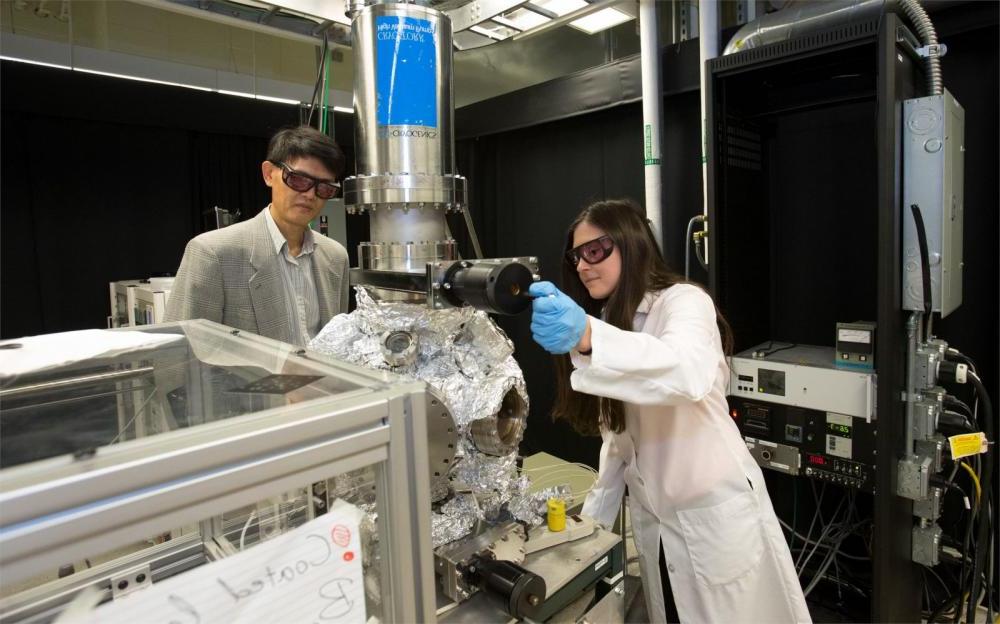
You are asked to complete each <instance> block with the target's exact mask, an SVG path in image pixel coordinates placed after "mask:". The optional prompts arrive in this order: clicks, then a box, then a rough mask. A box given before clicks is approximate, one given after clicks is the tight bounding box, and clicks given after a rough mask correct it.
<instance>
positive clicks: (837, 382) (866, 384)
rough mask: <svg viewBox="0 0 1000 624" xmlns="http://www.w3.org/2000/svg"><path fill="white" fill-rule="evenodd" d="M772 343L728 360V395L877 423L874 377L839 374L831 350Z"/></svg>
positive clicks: (850, 372)
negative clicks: (781, 345) (780, 346)
mask: <svg viewBox="0 0 1000 624" xmlns="http://www.w3.org/2000/svg"><path fill="white" fill-rule="evenodd" d="M773 344H774V343H765V344H761V345H758V346H756V347H753V348H752V349H747V350H746V351H743V352H742V353H739V354H737V355H734V356H733V357H732V358H730V364H729V369H730V375H731V378H730V386H729V394H731V395H733V396H736V397H741V398H745V399H757V400H761V401H769V402H771V403H779V404H781V405H791V406H793V407H804V408H808V409H814V410H822V411H827V412H835V413H837V414H846V415H847V416H852V417H854V418H861V419H864V420H865V421H869V422H870V421H872V420H874V419H875V388H876V385H875V374H874V373H873V372H861V371H855V370H841V369H838V368H837V367H836V366H835V365H834V362H835V358H836V353H835V351H834V349H833V348H832V347H814V346H809V345H794V346H792V345H789V346H788V347H782V348H780V350H778V349H776V348H775V347H774V346H773Z"/></svg>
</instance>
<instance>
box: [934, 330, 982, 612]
mask: <svg viewBox="0 0 1000 624" xmlns="http://www.w3.org/2000/svg"><path fill="white" fill-rule="evenodd" d="M944 357H945V359H946V360H958V361H959V362H964V363H965V364H967V365H968V366H969V369H970V370H972V371H973V372H976V362H975V361H974V360H973V359H972V358H970V357H969V356H967V355H965V354H963V353H959V352H958V351H957V350H955V349H948V351H946V352H945V354H944ZM991 624H992V623H991Z"/></svg>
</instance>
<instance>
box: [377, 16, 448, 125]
mask: <svg viewBox="0 0 1000 624" xmlns="http://www.w3.org/2000/svg"><path fill="white" fill-rule="evenodd" d="M435 29H436V25H435V24H434V23H433V22H431V21H430V20H425V19H419V18H416V17H405V16H396V17H394V16H381V17H377V18H375V32H376V44H375V63H376V74H377V78H378V83H377V87H376V88H377V92H378V103H377V120H378V125H380V126H403V125H409V126H427V127H431V128H436V127H437V125H438V123H437V117H438V115H437V112H438V111H437V85H436V84H435V80H436V78H435V76H436V70H437V49H436V43H435V35H436V33H435Z"/></svg>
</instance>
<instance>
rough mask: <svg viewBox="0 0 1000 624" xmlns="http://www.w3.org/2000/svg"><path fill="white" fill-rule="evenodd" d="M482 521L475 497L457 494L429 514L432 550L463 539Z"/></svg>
mask: <svg viewBox="0 0 1000 624" xmlns="http://www.w3.org/2000/svg"><path fill="white" fill-rule="evenodd" d="M481 519H483V514H482V511H481V510H480V509H479V503H478V501H477V500H476V497H475V496H473V495H471V494H459V495H457V496H455V497H454V498H452V499H451V500H450V501H448V502H447V503H445V504H444V505H443V506H442V507H441V511H440V512H434V513H432V514H431V544H432V545H433V547H434V548H437V547H438V546H443V545H444V544H448V543H450V542H454V541H455V540H457V539H459V538H462V537H465V536H466V535H468V534H469V533H470V532H471V531H472V527H474V526H475V525H476V522H478V521H479V520H481Z"/></svg>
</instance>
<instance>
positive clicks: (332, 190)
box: [270, 160, 340, 199]
mask: <svg viewBox="0 0 1000 624" xmlns="http://www.w3.org/2000/svg"><path fill="white" fill-rule="evenodd" d="M270 162H271V164H272V165H275V166H277V167H281V180H282V181H283V182H284V183H285V186H287V187H288V188H290V189H292V190H293V191H298V192H299V193H306V192H308V191H309V189H311V188H312V187H314V186H315V187H316V197H319V198H320V199H333V198H334V197H336V196H337V193H338V192H339V191H340V183H339V182H331V181H330V180H321V179H319V178H314V177H312V176H311V175H309V174H308V173H302V172H301V171H296V170H295V169H292V168H291V167H289V166H288V165H286V164H285V163H283V162H280V161H274V160H272V161H270Z"/></svg>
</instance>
